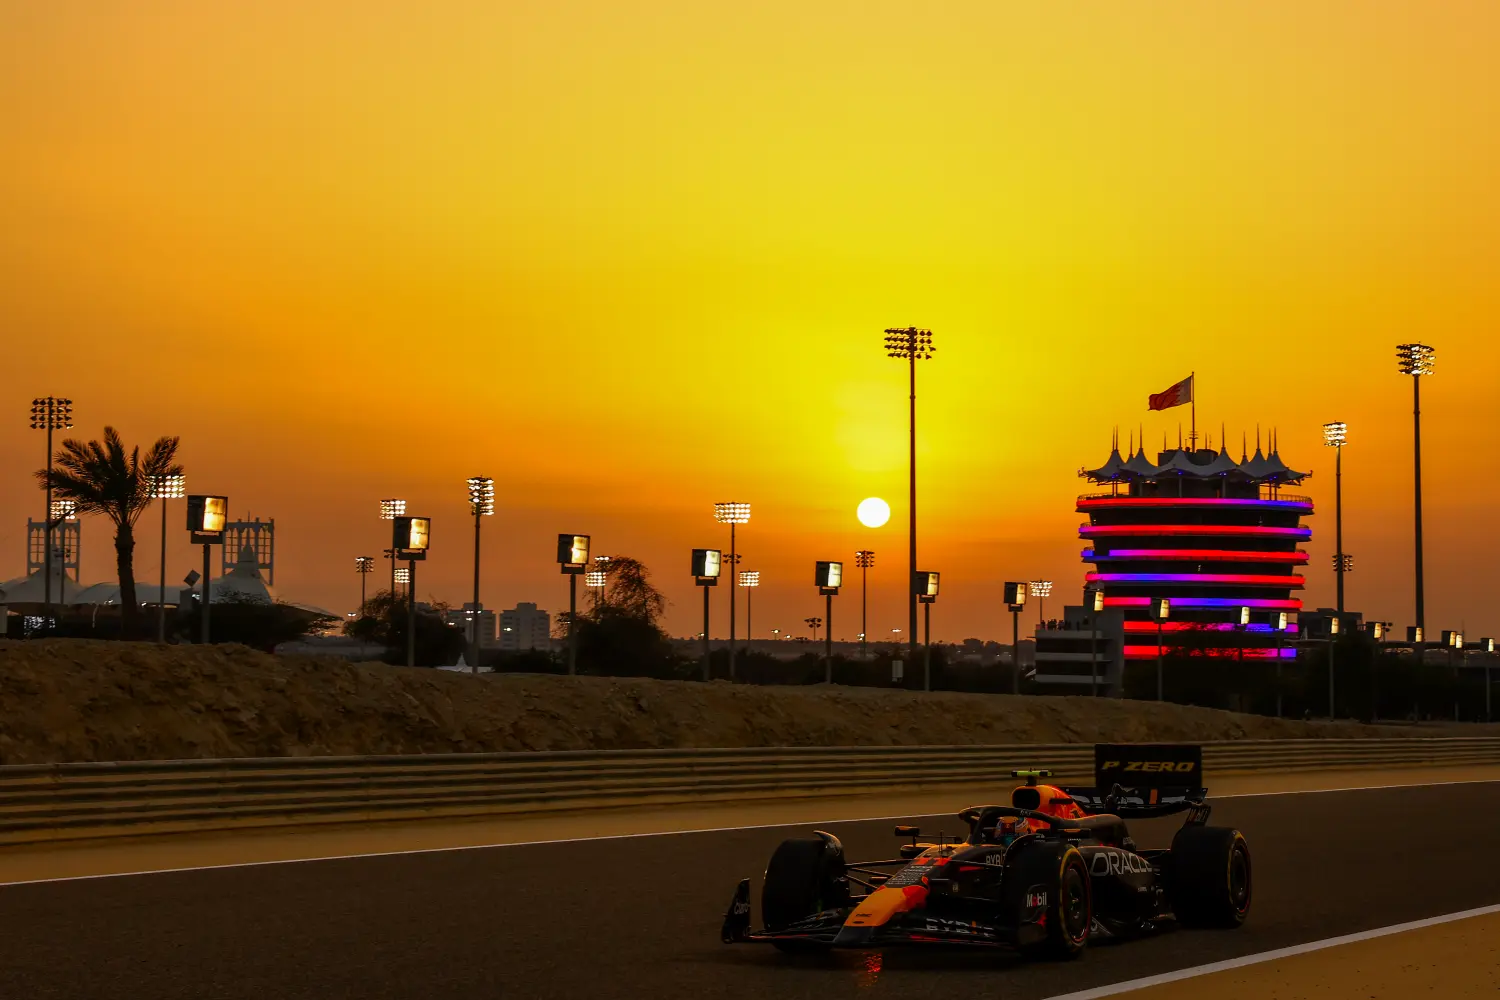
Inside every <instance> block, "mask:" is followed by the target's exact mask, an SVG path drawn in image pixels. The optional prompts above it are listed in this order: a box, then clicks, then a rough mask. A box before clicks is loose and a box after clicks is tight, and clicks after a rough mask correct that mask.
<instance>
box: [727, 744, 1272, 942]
mask: <svg viewBox="0 0 1500 1000" xmlns="http://www.w3.org/2000/svg"><path fill="white" fill-rule="evenodd" d="M1202 767H1203V764H1202V748H1200V747H1196V746H1178V745H1154V746H1144V745H1137V746H1122V745H1106V744H1101V745H1099V746H1096V747H1095V748H1094V775H1095V787H1093V788H1060V787H1056V786H1053V785H1047V784H1042V783H1041V782H1040V780H1039V779H1041V778H1046V777H1050V776H1051V772H1049V771H1013V772H1012V776H1013V777H1017V778H1023V779H1025V783H1024V784H1022V785H1019V786H1017V787H1016V788H1015V789H1014V791H1013V792H1012V793H1011V801H1010V805H981V806H971V807H970V808H968V809H965V810H963V811H962V812H961V813H959V818H960V819H962V820H963V821H964V823H966V824H967V825H968V828H969V834H968V836H967V837H965V838H964V839H962V840H957V839H956V838H955V839H953V840H947V841H946V842H944V841H945V838H939V841H938V842H937V843H922V842H920V840H919V838H920V836H921V832H920V831H919V830H918V829H916V828H915V827H909V826H898V827H896V836H898V837H901V838H909V839H910V843H908V844H904V845H902V847H901V848H900V851H899V853H900V855H901V857H900V858H899V859H897V860H888V861H862V862H850V861H846V860H845V858H844V848H843V845H842V844H841V843H840V842H839V839H838V838H837V837H835V836H834V835H833V834H831V833H825V832H823V831H821V830H819V831H815V834H816V836H815V837H813V838H810V839H806V840H786V841H783V842H782V843H781V846H779V847H778V848H776V851H775V852H774V853H773V854H772V855H771V861H770V864H769V865H767V867H766V873H765V882H764V884H763V886H762V889H761V897H760V900H761V920H762V922H763V924H764V927H763V928H762V929H761V930H754V931H752V930H751V927H750V880H749V879H744V880H742V881H741V882H740V883H739V886H738V888H737V889H736V891H735V894H734V899H733V900H732V902H731V903H730V906H729V912H728V913H727V914H726V915H725V917H724V929H723V935H722V937H723V940H724V942H725V943H726V944H732V943H740V942H768V943H770V944H773V945H775V946H776V947H778V948H780V949H781V950H783V951H819V950H824V949H828V948H883V947H886V946H889V945H901V944H913V945H916V944H937V945H968V946H979V947H995V948H1008V949H1016V950H1018V951H1020V952H1021V953H1022V954H1024V955H1027V956H1038V957H1055V958H1071V957H1073V956H1076V955H1078V954H1079V953H1080V952H1081V951H1082V950H1083V948H1084V947H1085V946H1086V945H1087V944H1088V943H1089V941H1090V940H1101V939H1106V938H1129V937H1137V936H1141V935H1145V934H1151V933H1154V932H1156V931H1158V930H1160V929H1162V928H1164V927H1167V926H1170V925H1172V924H1174V923H1177V924H1182V925H1184V926H1189V927H1238V926H1239V925H1240V924H1241V923H1243V922H1244V920H1245V917H1246V915H1247V914H1248V913H1249V912H1250V898H1251V892H1250V849H1249V847H1248V846H1247V845H1246V843H1245V838H1244V837H1243V836H1242V835H1241V834H1240V832H1239V831H1238V830H1233V829H1230V828H1227V827H1214V826H1208V825H1207V823H1208V817H1209V811H1210V808H1211V807H1210V806H1209V805H1208V804H1206V803H1205V802H1204V797H1205V796H1206V795H1207V789H1205V788H1202V787H1199V786H1200V784H1201V781H1202ZM1178 812H1185V813H1186V814H1187V817H1186V821H1185V822H1184V824H1183V826H1182V828H1181V829H1180V830H1178V831H1177V834H1176V836H1175V837H1173V839H1172V846H1171V847H1170V848H1169V849H1166V850H1139V849H1137V847H1136V845H1135V841H1133V840H1132V839H1131V837H1130V833H1129V831H1128V830H1127V829H1126V825H1125V821H1126V819H1129V818H1135V817H1154V816H1165V815H1169V814H1172V813H1178Z"/></svg>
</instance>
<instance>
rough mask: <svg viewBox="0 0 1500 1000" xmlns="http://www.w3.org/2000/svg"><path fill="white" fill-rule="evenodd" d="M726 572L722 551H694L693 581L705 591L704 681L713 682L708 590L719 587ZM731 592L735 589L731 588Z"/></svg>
mask: <svg viewBox="0 0 1500 1000" xmlns="http://www.w3.org/2000/svg"><path fill="white" fill-rule="evenodd" d="M723 570H724V553H723V551H721V550H720V549H694V550H693V580H694V582H695V583H696V584H697V585H698V586H699V587H701V588H702V589H703V679H704V680H705V681H707V680H711V679H712V678H713V674H712V672H711V669H710V668H711V666H712V663H711V660H710V657H711V654H712V651H713V650H712V646H711V641H710V639H709V634H708V626H709V622H708V612H709V606H708V588H709V587H717V586H718V585H719V576H720V574H721V573H722V572H723ZM730 589H731V591H732V590H733V588H730Z"/></svg>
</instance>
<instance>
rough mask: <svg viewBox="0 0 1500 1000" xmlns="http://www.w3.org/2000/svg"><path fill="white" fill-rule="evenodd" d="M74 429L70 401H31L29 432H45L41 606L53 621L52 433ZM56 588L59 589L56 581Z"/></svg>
mask: <svg viewBox="0 0 1500 1000" xmlns="http://www.w3.org/2000/svg"><path fill="white" fill-rule="evenodd" d="M72 426H73V401H72V400H71V399H62V398H59V397H57V396H38V397H37V398H36V399H33V400H32V401H31V429H32V430H34V431H46V432H47V479H46V482H45V484H44V485H45V487H46V491H47V514H48V516H47V518H46V520H45V521H43V523H42V606H43V608H44V611H43V613H44V614H45V615H46V618H47V621H48V623H50V622H51V621H52V517H51V514H52V432H53V431H61V430H67V429H69V428H70V427H72ZM59 586H62V584H61V581H59Z"/></svg>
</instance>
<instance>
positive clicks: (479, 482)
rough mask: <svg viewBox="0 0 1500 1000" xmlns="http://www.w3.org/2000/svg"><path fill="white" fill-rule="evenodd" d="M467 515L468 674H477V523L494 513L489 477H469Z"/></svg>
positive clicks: (492, 486) (478, 609) (482, 608)
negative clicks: (470, 521) (470, 550)
mask: <svg viewBox="0 0 1500 1000" xmlns="http://www.w3.org/2000/svg"><path fill="white" fill-rule="evenodd" d="M466 484H467V485H468V487H469V513H471V514H473V515H474V613H473V614H471V615H469V672H470V673H474V674H477V673H479V618H480V614H479V613H480V611H482V610H484V605H482V604H480V603H479V522H480V521H481V519H483V518H485V517H490V516H492V515H493V514H494V513H495V481H494V480H493V479H491V478H490V477H489V476H470V477H469V478H468V479H467V480H466Z"/></svg>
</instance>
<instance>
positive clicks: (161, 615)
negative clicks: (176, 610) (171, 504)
mask: <svg viewBox="0 0 1500 1000" xmlns="http://www.w3.org/2000/svg"><path fill="white" fill-rule="evenodd" d="M146 490H147V493H148V495H149V496H150V498H151V499H152V500H160V501H161V569H160V573H161V575H160V576H159V577H158V578H157V583H156V641H157V642H166V641H167V501H168V500H181V499H182V498H183V497H184V496H186V495H187V477H186V476H182V475H156V476H150V477H148V478H147V480H146Z"/></svg>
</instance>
